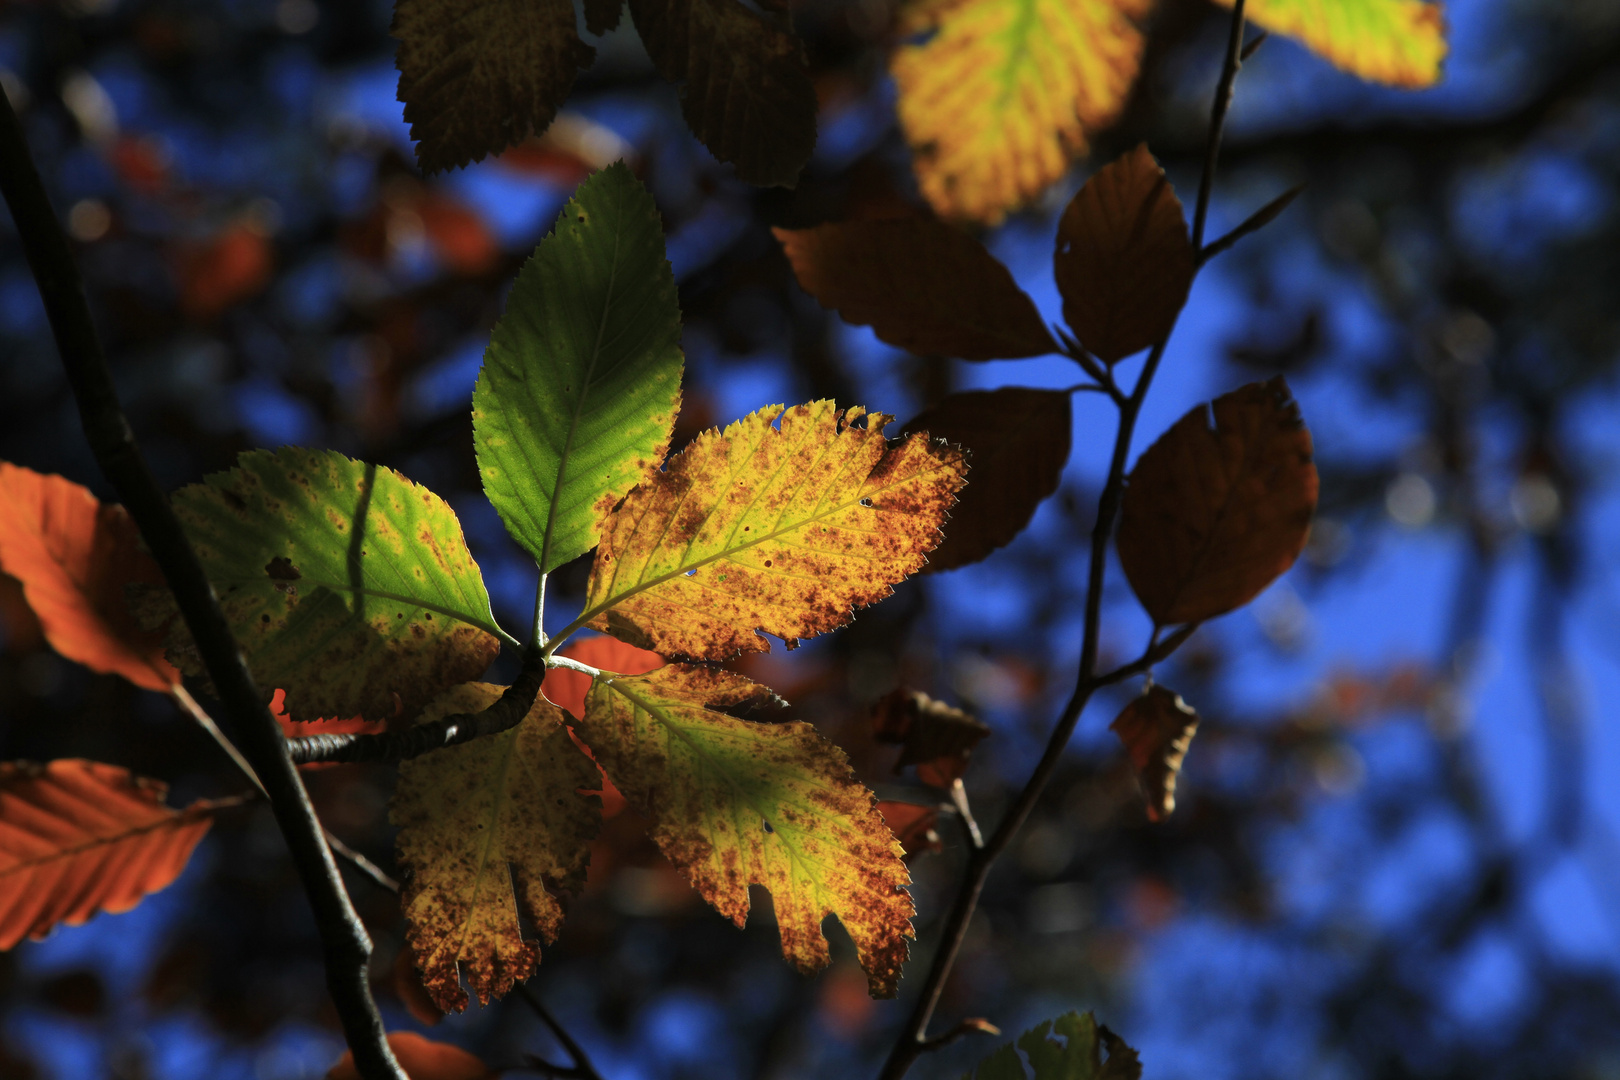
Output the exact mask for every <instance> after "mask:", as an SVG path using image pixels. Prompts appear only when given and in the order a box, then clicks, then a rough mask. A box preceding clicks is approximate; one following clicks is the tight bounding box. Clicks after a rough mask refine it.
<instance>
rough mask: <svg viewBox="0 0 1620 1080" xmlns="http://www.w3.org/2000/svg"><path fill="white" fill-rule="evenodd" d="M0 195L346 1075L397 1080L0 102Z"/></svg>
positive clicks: (276, 757)
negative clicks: (223, 738) (226, 758)
mask: <svg viewBox="0 0 1620 1080" xmlns="http://www.w3.org/2000/svg"><path fill="white" fill-rule="evenodd" d="M0 192H3V194H4V196H5V200H6V205H7V206H8V207H10V209H11V217H12V221H13V222H14V224H15V226H16V229H17V235H18V238H19V239H20V240H21V241H22V246H23V251H24V253H25V254H26V255H27V257H28V265H29V268H30V269H31V270H32V271H33V274H34V280H35V281H36V282H37V283H38V285H39V293H40V298H41V299H42V300H43V301H44V303H45V312H46V315H47V316H48V317H49V319H50V323H51V331H52V334H53V335H54V336H55V338H56V347H57V350H58V352H59V353H60V354H61V359H62V367H63V369H64V370H65V371H66V373H67V379H68V384H69V385H70V386H71V387H72V389H73V396H74V398H75V400H76V401H77V402H78V406H79V418H80V420H81V422H82V423H83V425H84V433H85V437H86V439H87V441H88V442H89V444H90V449H91V451H92V452H93V453H94V454H95V458H96V462H97V464H98V465H100V466H101V471H102V472H103V473H104V474H105V475H106V477H107V480H108V481H109V482H110V483H111V484H112V486H113V488H114V489H115V490H116V491H117V492H118V495H119V497H120V498H121V499H122V500H123V502H124V505H125V506H126V507H127V508H128V510H129V513H130V516H131V517H133V518H134V519H135V524H136V525H137V526H138V527H139V528H140V532H141V538H142V539H143V540H144V541H145V542H146V545H147V547H148V548H149V549H150V550H151V552H152V556H153V558H154V559H155V560H156V561H157V564H158V566H159V567H160V568H161V569H162V571H163V576H164V578H165V579H166V580H167V581H168V584H169V588H170V589H171V590H173V592H174V598H175V603H176V604H177V605H178V607H179V609H180V614H181V616H182V617H183V618H184V619H185V623H186V627H187V629H189V630H190V631H191V637H192V639H193V640H194V641H195V642H196V643H197V649H198V652H199V653H200V654H201V656H202V661H203V666H204V667H205V668H206V669H207V671H208V675H209V677H210V678H211V679H212V680H213V683H214V686H215V687H216V688H217V689H218V691H219V697H220V700H221V702H223V703H224V706H225V717H226V719H227V720H228V721H229V722H230V725H231V728H232V730H233V732H234V733H235V734H236V735H237V739H236V741H237V743H238V744H239V745H240V746H241V747H242V749H243V752H244V753H245V754H246V756H247V759H248V760H249V761H250V762H251V763H252V765H253V769H254V771H255V772H256V773H257V774H258V775H259V777H260V778H261V780H263V782H264V786H265V789H266V791H267V792H268V794H269V798H270V806H271V809H272V810H273V812H274V813H275V816H276V823H277V824H278V825H279V826H280V827H281V832H282V835H283V836H284V837H285V838H286V841H287V847H288V849H289V851H290V852H291V854H292V859H293V863H294V865H295V866H296V867H297V868H298V874H299V877H300V878H301V879H302V880H303V884H304V891H305V893H306V894H307V895H308V897H309V901H310V906H311V907H312V908H313V909H314V914H315V923H316V926H317V927H318V928H319V930H320V936H321V944H322V947H323V950H324V952H325V959H326V982H327V988H328V989H329V990H330V991H331V994H332V1001H333V1004H334V1005H336V1007H337V1013H338V1017H339V1018H340V1020H341V1021H342V1024H343V1033H344V1035H345V1036H346V1037H347V1039H348V1043H349V1048H350V1049H351V1050H352V1051H353V1053H354V1060H355V1065H356V1067H357V1068H358V1070H359V1073H360V1075H361V1076H362V1077H364V1078H365V1080H405V1073H404V1072H403V1071H401V1069H400V1067H399V1064H398V1063H397V1062H396V1061H395V1060H394V1055H393V1052H392V1051H391V1050H390V1049H389V1048H388V1043H387V1041H386V1039H385V1038H384V1029H383V1022H382V1017H381V1016H379V1015H378V1013H377V1006H376V1003H375V1002H374V1001H372V999H371V985H370V981H369V979H368V977H367V972H366V967H367V962H368V961H369V960H370V957H371V939H370V938H369V937H368V936H367V934H366V928H365V926H364V925H362V924H361V922H360V917H359V916H358V915H356V914H355V911H354V906H353V905H352V904H351V903H350V902H349V894H348V892H347V891H346V890H345V889H344V887H343V878H342V877H341V876H340V875H339V873H338V868H337V863H336V862H334V861H333V859H332V853H331V851H330V850H329V849H328V848H327V846H326V840H325V838H324V837H323V836H322V835H321V826H320V822H319V821H317V820H316V818H315V811H314V808H313V807H312V806H311V805H310V802H309V794H308V793H307V792H306V791H305V790H304V785H303V783H302V782H301V781H300V780H299V777H298V772H297V770H296V769H294V768H293V764H292V761H291V760H290V759H289V758H288V757H287V752H286V749H285V747H284V745H283V740H282V737H281V729H280V727H278V726H277V724H276V721H275V718H274V717H272V716H271V715H270V710H269V709H268V708H267V707H266V706H265V702H264V699H263V698H262V697H260V696H259V691H258V688H257V687H256V686H254V684H253V677H252V675H250V674H249V673H248V669H247V665H246V664H245V662H244V661H243V659H242V654H241V650H240V647H239V646H238V645H237V643H236V639H235V637H234V636H233V635H232V633H231V626H230V623H229V622H228V621H226V619H225V615H224V613H223V612H221V611H220V607H219V601H218V599H217V598H216V597H215V595H214V591H213V588H212V587H211V586H210V585H209V583H208V578H207V576H206V575H205V574H204V573H203V568H202V564H201V563H200V562H198V561H197V554H196V552H195V551H193V550H192V547H191V543H190V541H188V540H187V539H186V534H185V532H184V531H183V530H182V529H181V527H180V522H179V520H178V519H177V518H176V517H175V516H174V511H173V510H171V509H170V507H169V502H168V499H167V498H166V497H165V496H164V494H163V489H162V488H161V487H160V486H159V485H158V483H157V480H156V479H155V478H154V477H153V476H152V473H151V471H150V470H149V469H148V468H147V465H146V459H145V458H144V457H143V456H142V454H141V451H140V447H139V446H138V445H137V444H136V442H135V435H134V432H133V431H131V429H130V426H129V421H128V419H127V418H126V417H125V416H124V410H123V406H122V405H121V404H120V402H119V400H118V391H117V389H116V388H115V387H114V385H113V380H112V373H111V372H110V371H109V370H108V368H107V361H106V358H105V357H104V356H103V354H102V351H101V342H100V340H99V339H98V337H97V335H96V330H95V324H94V323H93V321H92V320H91V317H90V306H89V304H88V303H87V302H86V301H85V296H84V286H83V283H82V282H81V281H80V278H79V270H78V267H77V266H76V265H75V264H74V261H73V252H72V249H71V248H70V247H69V245H68V239H67V234H66V233H65V232H63V230H62V224H61V221H60V219H59V218H58V217H57V214H56V210H55V208H54V207H52V206H51V201H50V197H49V196H48V195H47V194H46V192H45V185H44V184H43V183H42V182H41V181H40V178H39V172H38V170H37V169H36V168H35V167H34V162H33V159H32V158H31V157H30V155H29V152H28V143H27V140H26V139H25V138H24V136H23V130H22V125H21V124H20V123H19V122H18V120H17V114H16V113H15V112H14V111H12V108H11V103H10V102H9V101H7V100H6V99H5V95H4V94H3V93H0Z"/></svg>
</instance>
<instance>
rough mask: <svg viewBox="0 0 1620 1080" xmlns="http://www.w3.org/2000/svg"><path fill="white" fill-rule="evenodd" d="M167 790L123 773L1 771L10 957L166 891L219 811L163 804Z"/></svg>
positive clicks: (95, 765)
mask: <svg viewBox="0 0 1620 1080" xmlns="http://www.w3.org/2000/svg"><path fill="white" fill-rule="evenodd" d="M167 790H168V789H167V787H166V786H165V785H164V784H162V783H160V782H159V781H156V780H146V779H142V778H140V777H136V776H133V775H131V774H130V772H129V770H127V769H121V768H119V767H118V766H116V765H103V764H101V763H100V762H95V761H81V760H77V759H65V760H62V761H52V762H50V763H48V764H45V765H34V764H30V763H17V762H7V763H3V764H0V913H3V914H0V949H9V948H11V947H12V946H13V945H15V944H17V942H19V941H21V940H22V939H23V938H24V937H33V938H35V939H38V938H43V937H44V936H45V935H47V934H49V933H50V932H51V930H52V928H54V927H55V926H57V925H58V924H62V923H65V924H67V925H68V926H78V925H79V924H81V923H83V922H85V921H87V920H88V919H89V918H90V917H91V916H92V915H95V914H97V913H99V912H102V911H108V912H113V913H117V912H122V911H128V910H129V909H130V908H133V907H134V906H135V905H136V904H138V903H140V902H141V899H142V898H143V897H145V896H146V895H147V894H148V893H154V892H157V891H158V890H159V889H162V888H166V887H167V886H168V885H169V884H170V883H172V882H173V881H174V879H175V878H177V877H179V876H180V872H181V871H182V870H184V869H185V867H186V860H187V859H189V858H190V857H191V851H192V849H193V848H195V847H196V846H197V842H198V841H199V840H201V839H202V838H203V834H204V833H206V832H207V831H208V826H209V824H210V821H211V818H210V815H211V814H212V812H213V809H214V804H212V803H209V802H206V801H198V802H195V803H193V804H192V805H191V806H190V807H189V808H188V809H186V810H178V811H177V810H171V809H170V808H169V807H167V806H165V805H164V804H163V796H164V794H165V793H166V792H167Z"/></svg>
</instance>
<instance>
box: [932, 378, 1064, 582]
mask: <svg viewBox="0 0 1620 1080" xmlns="http://www.w3.org/2000/svg"><path fill="white" fill-rule="evenodd" d="M1072 427H1073V420H1072V413H1071V410H1070V406H1069V395H1068V394H1067V393H1065V392H1063V391H1060V390H1027V389H1025V388H1023V387H1019V386H1010V387H1006V388H1004V389H1001V390H990V391H983V390H975V391H971V392H969V393H964V394H951V395H950V396H948V397H946V398H944V399H943V400H941V401H940V402H939V404H937V405H935V406H934V407H933V408H931V409H929V410H928V411H927V412H925V413H923V414H922V415H921V416H919V417H917V418H916V419H915V420H912V421H911V422H910V423H909V424H907V425H906V427H905V430H906V431H907V432H912V431H926V432H927V433H928V434H929V435H931V436H933V437H934V438H936V439H944V440H945V441H947V442H950V443H954V444H956V445H957V446H960V447H962V448H963V449H965V450H968V451H969V452H970V456H969V457H968V464H970V465H972V466H973V479H972V480H971V481H970V482H969V483H968V485H967V486H966V487H965V488H963V489H962V493H961V495H960V496H958V498H957V500H956V508H955V509H954V510H952V511H951V519H950V520H949V521H948V522H946V523H945V539H943V540H941V541H940V542H939V547H937V548H935V549H934V550H933V551H931V552H929V554H928V565H927V566H925V567H923V571H924V573H934V572H937V571H940V570H952V569H955V568H956V567H958V566H966V565H967V564H968V563H975V562H978V561H979V560H980V559H983V558H984V557H985V556H987V555H989V554H990V553H991V552H992V551H994V550H996V549H997V548H999V547H1004V546H1006V545H1007V544H1008V543H1010V542H1011V541H1012V539H1013V537H1015V536H1017V535H1018V534H1019V533H1020V532H1022V531H1023V528H1024V526H1026V525H1028V524H1029V520H1030V518H1032V517H1034V516H1035V508H1036V507H1038V506H1039V505H1040V504H1041V500H1043V499H1045V498H1046V497H1047V496H1048V495H1050V494H1052V492H1054V491H1056V490H1057V489H1058V484H1059V483H1060V482H1061V481H1062V479H1063V466H1064V465H1066V464H1067V463H1068V461H1069V431H1070V429H1071V428H1072Z"/></svg>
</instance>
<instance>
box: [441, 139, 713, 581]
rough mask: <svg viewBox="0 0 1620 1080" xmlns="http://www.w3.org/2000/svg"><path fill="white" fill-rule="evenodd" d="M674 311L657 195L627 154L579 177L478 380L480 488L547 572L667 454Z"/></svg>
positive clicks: (674, 380)
mask: <svg viewBox="0 0 1620 1080" xmlns="http://www.w3.org/2000/svg"><path fill="white" fill-rule="evenodd" d="M680 333H681V312H680V306H679V304H678V303H677V302H676V299H675V275H674V273H673V272H672V271H671V270H670V267H669V261H668V260H667V259H666V258H665V257H664V234H663V230H662V229H661V227H660V225H659V219H658V208H657V207H656V206H655V205H654V204H653V200H652V196H651V195H650V194H648V192H647V189H646V188H644V187H642V186H641V183H640V182H639V181H638V180H637V179H636V178H635V176H634V175H633V174H632V173H631V172H630V170H629V169H628V168H627V167H625V166H624V165H623V164H622V163H621V164H616V165H611V166H609V167H608V168H606V169H604V170H602V171H601V172H599V173H597V174H595V175H594V176H592V177H590V178H589V179H588V180H586V181H585V182H584V183H583V184H581V185H580V187H579V190H578V191H577V192H576V193H575V195H574V198H573V199H571V200H570V201H569V203H568V205H567V206H565V207H563V212H562V215H561V216H560V217H558V219H557V225H556V228H555V229H553V230H552V232H551V235H549V236H547V237H546V238H545V240H543V241H541V243H540V246H539V247H538V248H536V249H535V253H534V256H533V257H532V258H530V259H529V261H528V262H527V263H525V264H524V266H523V270H522V271H521V272H520V273H519V274H518V278H517V283H516V284H515V285H514V286H513V287H512V294H511V296H510V298H509V299H508V300H507V303H506V314H504V315H503V316H501V321H500V322H499V323H497V324H496V326H495V333H494V336H493V337H492V338H491V339H490V343H489V350H488V351H487V352H486V353H485V354H484V369H483V371H482V372H481V373H480V374H479V376H478V385H477V387H476V388H475V389H474V390H473V431H474V435H473V441H474V444H475V446H476V447H477V450H478V468H479V472H480V474H481V475H482V477H483V480H484V491H485V493H486V494H488V495H489V500H490V502H492V503H494V504H495V509H496V510H498V511H499V512H500V515H501V520H503V521H505V522H506V527H507V529H508V530H510V531H511V533H512V535H513V536H514V537H516V538H517V541H518V542H519V543H520V544H522V545H523V546H524V547H526V548H528V549H529V551H530V552H532V553H533V554H534V557H535V559H536V560H538V562H539V563H540V569H541V570H542V571H546V572H549V571H551V570H552V569H554V568H556V567H558V566H560V565H562V564H563V563H565V562H567V561H568V560H570V559H572V558H574V557H575V556H577V555H582V554H584V553H585V552H587V551H589V550H590V549H591V548H593V547H595V546H596V542H597V540H598V538H599V536H600V533H601V527H602V521H603V520H604V518H605V517H606V516H607V513H608V512H609V511H610V510H612V509H613V507H614V506H615V505H617V504H618V502H619V501H620V500H621V499H623V498H624V496H625V495H626V494H627V493H628V492H629V491H630V489H631V488H633V487H635V486H636V484H638V483H640V482H641V481H642V480H643V479H645V478H646V477H647V476H648V475H650V474H651V473H652V472H654V471H656V470H657V468H658V466H659V463H660V462H662V461H663V458H664V452H665V451H666V450H668V449H669V437H670V431H671V430H672V429H673V428H674V425H675V414H676V412H677V411H678V410H679V408H680V402H681V363H682V361H681V348H680Z"/></svg>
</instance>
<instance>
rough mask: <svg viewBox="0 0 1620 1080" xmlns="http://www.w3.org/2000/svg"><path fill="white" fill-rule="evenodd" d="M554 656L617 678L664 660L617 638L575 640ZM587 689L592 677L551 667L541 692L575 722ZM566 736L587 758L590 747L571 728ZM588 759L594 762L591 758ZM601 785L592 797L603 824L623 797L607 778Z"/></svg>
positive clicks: (621, 809)
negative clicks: (596, 799)
mask: <svg viewBox="0 0 1620 1080" xmlns="http://www.w3.org/2000/svg"><path fill="white" fill-rule="evenodd" d="M557 655H559V656H564V657H567V658H568V659H570V660H578V661H579V662H580V663H582V664H588V665H590V666H591V667H594V668H598V669H599V670H602V671H607V672H611V673H613V674H618V675H644V674H646V673H647V672H649V671H654V670H657V669H658V668H661V667H663V666H664V658H663V657H662V656H659V655H658V654H657V653H655V652H648V651H647V650H646V649H638V648H636V647H635V646H634V645H626V644H625V643H624V642H622V641H620V640H619V639H618V638H611V637H606V636H603V637H587V638H576V639H574V640H573V641H571V642H569V643H568V647H567V648H565V649H563V650H562V651H561V652H559V653H558V654H557ZM590 690H591V677H590V676H589V675H586V674H585V673H584V672H581V671H570V670H569V669H567V668H564V667H557V668H552V669H551V670H549V671H547V672H546V685H545V689H544V691H543V692H544V693H545V695H546V698H547V700H549V701H551V702H552V703H553V704H555V705H556V706H557V708H559V709H562V710H563V711H564V712H566V713H568V714H569V715H570V716H573V717H575V718H576V719H577V718H579V717H582V716H584V715H585V695H586V694H588V693H590ZM569 734H570V735H573V738H574V742H575V743H576V744H578V746H579V748H580V749H581V750H583V751H585V753H586V754H587V755H589V754H590V753H591V748H590V747H588V746H586V745H585V744H584V743H583V742H580V740H579V736H578V735H575V734H574V732H573V729H572V728H570V729H569ZM591 760H593V761H594V760H596V759H595V757H594V756H592V758H591ZM601 784H602V787H601V790H600V791H598V792H596V793H595V794H598V795H600V796H601V797H602V818H603V820H604V821H605V820H608V819H611V818H615V817H618V816H619V814H621V813H623V812H624V796H623V795H622V794H620V793H619V789H618V788H616V787H614V786H613V781H612V780H609V779H608V778H607V777H606V776H602V777H601ZM587 794H590V793H589V792H587Z"/></svg>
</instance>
